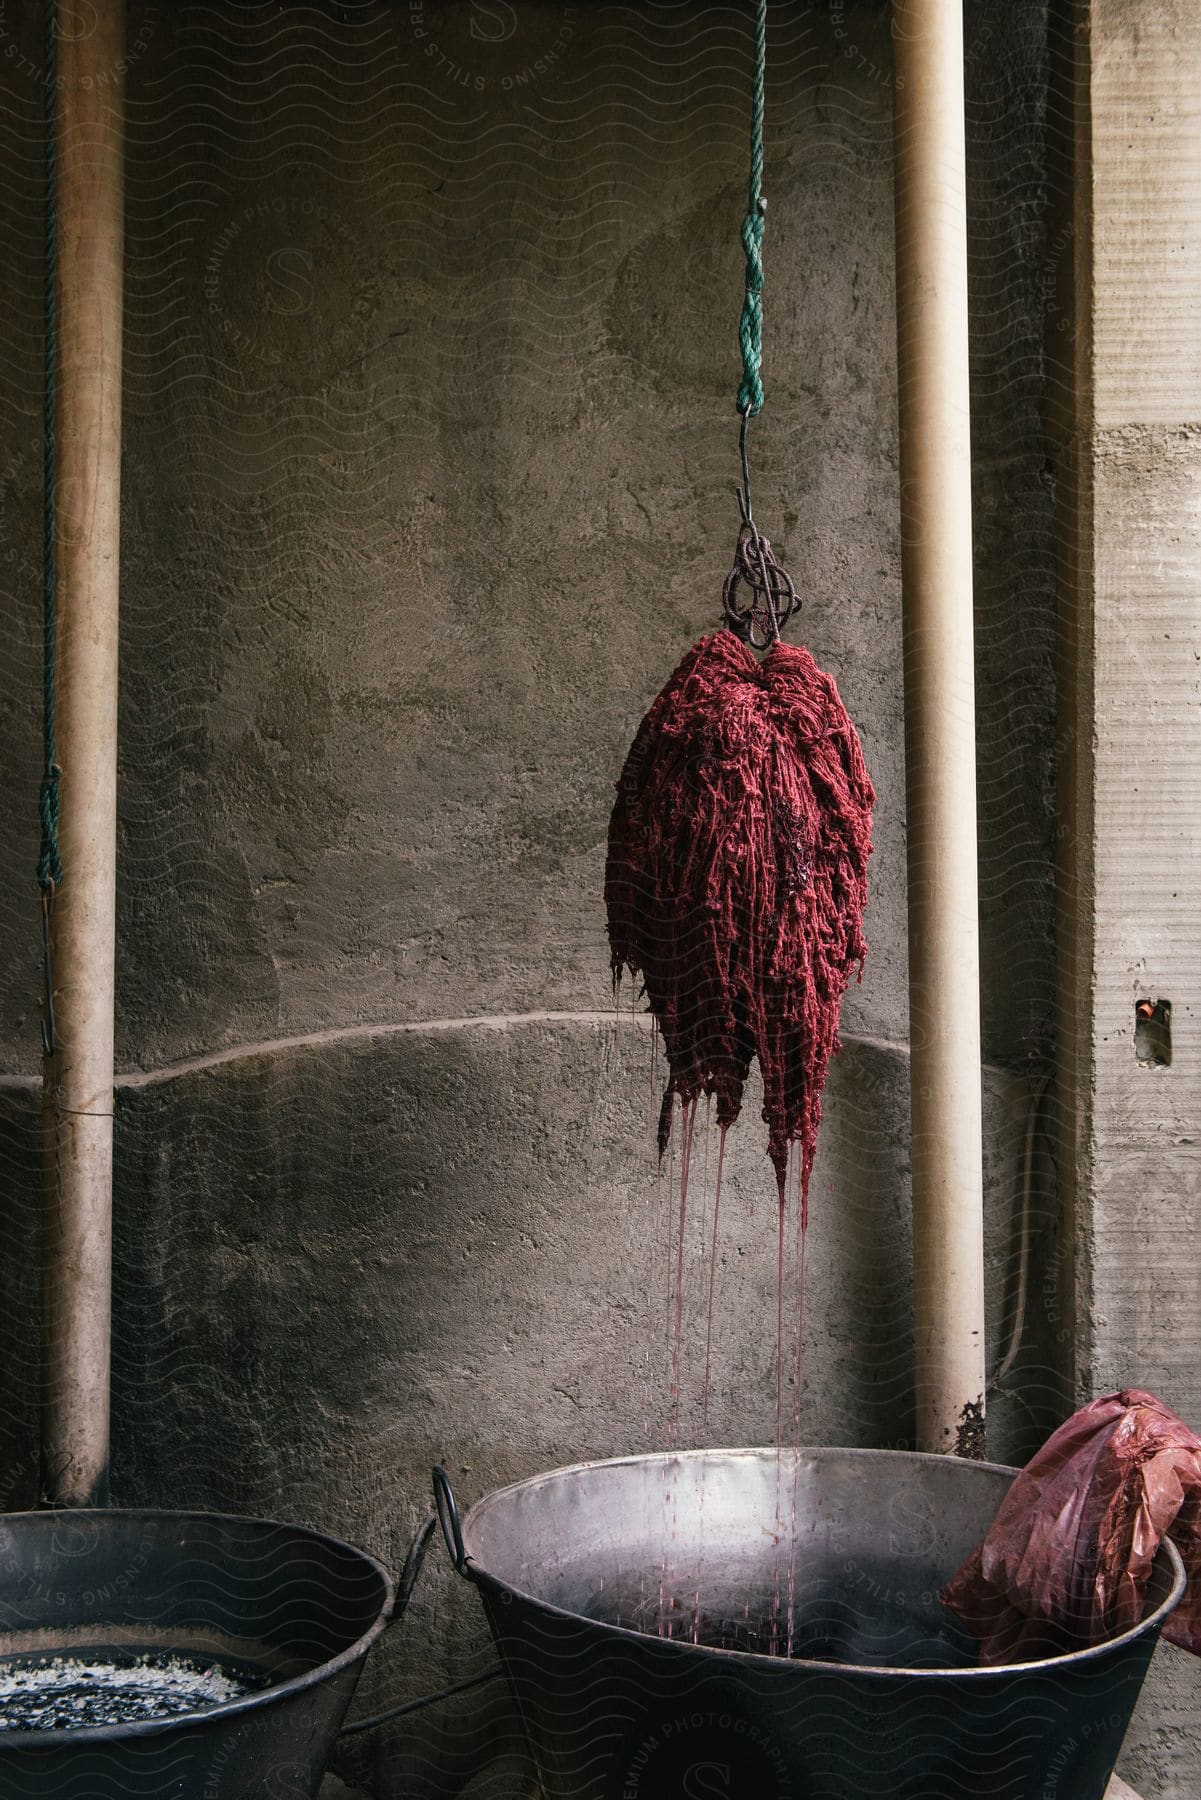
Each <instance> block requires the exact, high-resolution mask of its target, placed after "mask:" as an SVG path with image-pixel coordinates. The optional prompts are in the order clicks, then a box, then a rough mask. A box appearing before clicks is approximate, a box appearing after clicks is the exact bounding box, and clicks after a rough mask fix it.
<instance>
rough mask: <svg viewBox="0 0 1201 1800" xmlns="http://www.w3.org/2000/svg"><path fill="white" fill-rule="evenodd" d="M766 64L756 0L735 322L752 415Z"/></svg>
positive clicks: (762, 2) (759, 395) (758, 379)
mask: <svg viewBox="0 0 1201 1800" xmlns="http://www.w3.org/2000/svg"><path fill="white" fill-rule="evenodd" d="M766 67H767V0H755V74H754V80H753V84H752V87H751V180H750V192H749V194H748V197H747V211H746V217H745V218H744V219H743V221H742V247H743V249H744V250H745V251H746V297H745V299H744V300H743V302H742V318H741V320H740V321H739V325H738V342H739V344H740V345H741V347H742V385H741V386H740V387H739V389H738V410H739V412H740V413H743V414H750V415H751V416H753V415H754V414H755V413H757V412H758V411H759V409H760V407H761V406H762V405H763V377H762V369H763V228H764V225H765V223H766V220H765V216H764V215H765V214H766V212H767V201H766V200H765V199H764V198H763V87H764V72H765V70H766Z"/></svg>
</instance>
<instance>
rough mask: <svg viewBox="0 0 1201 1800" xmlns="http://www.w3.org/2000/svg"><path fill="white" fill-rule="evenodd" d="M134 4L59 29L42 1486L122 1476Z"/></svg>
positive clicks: (62, 1498)
mask: <svg viewBox="0 0 1201 1800" xmlns="http://www.w3.org/2000/svg"><path fill="white" fill-rule="evenodd" d="M123 43H124V6H123V0H91V4H90V5H89V6H88V7H87V8H85V9H83V10H82V11H81V10H79V9H67V8H66V7H64V8H63V9H62V13H61V25H60V30H59V37H58V99H57V134H56V135H57V145H58V198H57V215H58V217H57V233H56V236H57V245H58V286H57V321H58V407H57V496H58V529H57V544H56V565H57V570H58V631H57V672H58V696H57V717H58V761H59V765H60V767H61V769H62V780H61V790H60V791H61V802H62V814H61V825H60V842H61V848H62V859H63V881H62V885H61V887H60V888H59V890H58V892H57V895H56V897H55V901H54V906H53V911H52V914H51V920H50V951H51V956H50V968H51V971H52V979H53V993H54V1014H55V1024H56V1038H57V1044H56V1048H55V1050H54V1052H53V1054H51V1055H50V1056H48V1057H47V1058H46V1061H45V1065H44V1082H45V1114H46V1121H47V1143H46V1190H45V1195H46V1205H45V1233H44V1261H43V1382H44V1389H43V1397H42V1491H43V1495H44V1497H45V1498H46V1499H47V1500H48V1501H50V1502H52V1503H55V1504H58V1505H65V1506H88V1505H98V1504H103V1503H104V1501H105V1499H106V1498H107V1487H108V1432H109V1362H110V1335H111V1330H110V1312H111V1285H112V1283H111V1266H112V1156H113V1005H114V979H113V976H114V971H113V963H114V939H115V913H116V851H117V574H118V547H119V522H120V498H121V326H122V254H123V171H122V150H123V142H122V140H123Z"/></svg>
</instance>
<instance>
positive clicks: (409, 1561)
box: [338, 1469, 502, 1737]
mask: <svg viewBox="0 0 1201 1800" xmlns="http://www.w3.org/2000/svg"><path fill="white" fill-rule="evenodd" d="M437 1473H438V1474H439V1475H441V1476H442V1479H443V1481H444V1482H446V1492H447V1496H448V1498H449V1500H450V1517H451V1519H452V1520H453V1530H454V1532H455V1535H456V1537H457V1538H458V1541H459V1543H460V1544H461V1543H462V1542H463V1534H462V1532H461V1531H460V1530H459V1513H458V1508H457V1507H456V1506H455V1497H454V1495H453V1494H452V1493H451V1491H450V1482H449V1481H447V1479H446V1472H445V1470H443V1469H439V1470H438V1471H437ZM434 1491H435V1494H438V1493H439V1489H438V1488H437V1485H436V1484H435V1490H434ZM440 1519H442V1508H441V1504H439V1506H438V1510H437V1512H432V1513H430V1514H429V1516H428V1517H427V1518H424V1519H422V1521H421V1523H420V1525H419V1526H418V1527H417V1535H416V1537H415V1538H414V1539H413V1542H412V1543H411V1544H410V1545H409V1554H408V1555H407V1556H406V1557H405V1562H404V1568H403V1569H402V1570H401V1571H400V1579H399V1580H398V1581H397V1583H396V1598H395V1599H394V1600H393V1602H392V1611H391V1612H390V1613H389V1615H388V1626H389V1629H391V1627H392V1626H393V1625H398V1624H399V1623H400V1621H401V1619H403V1618H404V1615H405V1612H406V1611H407V1609H408V1604H409V1601H410V1600H411V1599H412V1597H413V1589H414V1588H415V1587H416V1585H417V1577H418V1576H419V1575H420V1573H421V1565H422V1563H423V1562H424V1561H425V1553H426V1551H427V1550H428V1549H429V1547H430V1539H431V1538H432V1537H433V1535H434V1529H435V1527H436V1526H437V1524H438V1522H439V1520H440ZM446 1529H447V1527H446V1522H445V1520H443V1522H442V1530H443V1532H446ZM449 1542H450V1539H449V1537H448V1538H447V1543H449ZM456 1567H457V1565H456ZM501 1673H502V1671H501V1668H500V1665H499V1664H497V1665H496V1666H495V1667H494V1668H491V1669H485V1670H484V1672H483V1674H482V1675H471V1676H469V1677H468V1679H467V1680H466V1681H455V1682H452V1683H451V1685H450V1686H449V1687H444V1688H439V1689H438V1691H437V1693H436V1694H422V1696H421V1698H420V1699H419V1700H403V1701H402V1702H401V1704H400V1705H399V1706H389V1707H388V1708H387V1710H386V1711H384V1712H378V1713H372V1714H371V1715H370V1717H369V1718H366V1719H354V1720H353V1721H352V1722H351V1723H350V1724H349V1725H343V1727H342V1729H341V1730H340V1731H339V1733H338V1736H339V1737H354V1736H356V1735H357V1734H358V1733H359V1732H360V1731H374V1730H375V1728H376V1726H377V1725H389V1724H391V1723H392V1721H393V1719H402V1718H404V1717H405V1716H406V1714H408V1713H413V1712H420V1711H421V1709H422V1708H423V1707H426V1706H433V1705H434V1704H435V1703H436V1702H437V1701H439V1700H449V1699H451V1698H452V1697H453V1696H454V1695H456V1694H465V1693H467V1692H468V1690H469V1689H471V1688H477V1687H483V1686H484V1684H485V1682H489V1681H495V1680H496V1677H497V1676H498V1675H499V1674H501Z"/></svg>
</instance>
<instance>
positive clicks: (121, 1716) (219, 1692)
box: [0, 1651, 270, 1731]
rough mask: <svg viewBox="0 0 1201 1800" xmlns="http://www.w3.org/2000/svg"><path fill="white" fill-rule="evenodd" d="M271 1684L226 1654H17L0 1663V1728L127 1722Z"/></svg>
mask: <svg viewBox="0 0 1201 1800" xmlns="http://www.w3.org/2000/svg"><path fill="white" fill-rule="evenodd" d="M269 1686H270V1676H268V1675H267V1674H265V1673H264V1672H263V1671H262V1670H261V1669H254V1668H248V1667H246V1666H245V1665H243V1664H239V1663H233V1662H230V1661H229V1660H228V1659H226V1658H213V1657H199V1656H183V1655H178V1654H163V1653H162V1652H161V1651H147V1652H144V1653H142V1654H136V1653H133V1654H125V1655H118V1654H116V1653H114V1652H110V1651H98V1652H97V1653H96V1654H95V1655H91V1656H84V1655H73V1656H39V1657H36V1658H31V1657H23V1658H21V1660H20V1661H15V1660H12V1659H5V1660H4V1661H3V1662H0V1731H63V1730H69V1729H71V1728H75V1729H80V1728H82V1727H84V1726H96V1725H134V1724H140V1723H142V1722H143V1721H145V1720H150V1719H166V1718H173V1717H175V1716H176V1715H178V1714H180V1713H192V1712H207V1711H208V1710H209V1709H211V1708H212V1707H214V1706H223V1705H225V1704H227V1703H228V1702H229V1701H230V1700H240V1699H242V1698H243V1696H244V1695H246V1694H253V1693H259V1692H261V1691H262V1689H264V1688H266V1687H269Z"/></svg>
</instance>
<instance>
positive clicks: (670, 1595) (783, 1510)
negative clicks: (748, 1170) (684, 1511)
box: [641, 1033, 814, 1657]
mask: <svg viewBox="0 0 1201 1800" xmlns="http://www.w3.org/2000/svg"><path fill="white" fill-rule="evenodd" d="M654 1035H655V1036H657V1033H656V1034H654ZM653 1070H654V1056H653V1053H652V1078H653ZM698 1106H699V1099H693V1100H691V1101H687V1102H683V1101H682V1102H680V1114H681V1120H680V1130H679V1132H678V1134H672V1137H671V1139H670V1140H669V1141H670V1142H672V1143H674V1142H675V1140H676V1138H677V1137H678V1141H679V1146H680V1150H679V1167H678V1170H677V1168H676V1159H675V1157H674V1155H672V1156H671V1157H670V1158H669V1160H668V1181H667V1189H668V1196H669V1199H668V1209H667V1212H668V1219H667V1265H668V1295H667V1299H668V1317H669V1319H670V1321H671V1327H670V1330H671V1387H670V1411H669V1420H668V1438H669V1442H670V1443H671V1444H672V1445H673V1446H678V1445H679V1444H680V1441H681V1390H682V1362H683V1322H684V1311H685V1308H684V1290H685V1272H686V1266H687V1265H686V1254H685V1253H686V1239H687V1232H688V1227H689V1217H690V1215H689V1198H690V1195H689V1187H690V1178H691V1176H692V1172H693V1170H694V1168H695V1161H696V1151H697V1142H696V1138H697V1113H698ZM719 1119H720V1114H719ZM710 1127H711V1116H710V1111H709V1107H708V1105H707V1106H706V1110H705V1113H704V1117H703V1127H702V1129H703V1135H704V1187H705V1190H706V1192H705V1196H704V1198H705V1201H706V1202H707V1200H708V1192H707V1190H708V1170H709V1132H710ZM728 1129H729V1126H728V1124H727V1123H724V1122H721V1123H719V1125H718V1132H719V1137H718V1148H717V1158H716V1176H715V1180H714V1189H713V1215H712V1221H711V1223H709V1222H708V1221H707V1220H706V1218H705V1216H704V1209H702V1216H701V1226H700V1230H701V1238H702V1240H705V1243H704V1245H703V1249H702V1254H704V1253H705V1251H707V1254H708V1261H709V1267H708V1272H707V1281H706V1293H705V1359H704V1379H703V1388H702V1395H701V1404H702V1421H703V1426H702V1428H703V1432H704V1435H705V1438H706V1439H708V1436H709V1414H710V1402H711V1396H712V1351H713V1316H714V1307H715V1301H716V1298H717V1265H718V1256H719V1241H720V1240H719V1224H720V1218H721V1192H722V1179H723V1175H724V1172H725V1159H726V1134H727V1132H728ZM806 1172H807V1171H806V1165H805V1162H804V1159H803V1156H802V1155H800V1154H798V1155H796V1156H795V1157H793V1158H792V1160H791V1165H790V1168H789V1170H788V1171H787V1172H786V1173H785V1174H784V1175H782V1176H780V1177H779V1179H778V1181H777V1218H776V1305H775V1337H776V1345H775V1443H776V1449H777V1452H778V1458H779V1460H778V1462H777V1469H776V1504H775V1515H776V1516H775V1538H776V1543H777V1545H778V1546H779V1548H780V1550H781V1556H780V1558H779V1560H778V1562H777V1565H776V1576H775V1582H774V1585H773V1590H772V1593H771V1597H770V1603H769V1606H768V1607H767V1609H766V1611H765V1612H763V1613H762V1615H761V1616H759V1617H757V1618H755V1619H752V1616H751V1610H752V1609H751V1608H750V1607H749V1606H748V1608H747V1611H746V1614H745V1617H744V1619H743V1620H742V1621H740V1622H739V1626H738V1629H737V1633H736V1637H737V1640H738V1641H737V1643H736V1644H735V1643H733V1642H731V1641H730V1637H729V1627H728V1624H725V1623H723V1624H722V1625H721V1626H720V1627H719V1628H717V1631H716V1635H714V1627H713V1624H712V1621H711V1620H708V1619H707V1618H706V1613H705V1606H704V1601H703V1595H702V1592H701V1588H700V1586H699V1585H698V1586H697V1587H696V1588H695V1591H694V1592H693V1593H692V1595H691V1600H690V1603H687V1604H686V1603H685V1602H684V1600H683V1598H682V1597H681V1595H680V1594H679V1593H678V1592H677V1591H676V1590H677V1582H676V1580H675V1578H674V1575H673V1570H672V1566H671V1565H672V1560H673V1558H672V1553H671V1552H670V1551H669V1552H667V1553H665V1555H664V1559H663V1565H662V1569H661V1571H660V1580H659V1592H658V1607H657V1610H656V1616H655V1619H654V1622H653V1625H651V1626H650V1629H651V1630H653V1632H654V1633H655V1634H656V1635H657V1636H660V1637H665V1638H676V1639H684V1640H685V1641H689V1642H692V1643H694V1644H710V1645H718V1646H720V1647H723V1648H725V1647H729V1648H734V1647H737V1648H741V1649H750V1648H754V1649H755V1651H756V1652H757V1653H758V1654H761V1655H769V1656H783V1657H794V1656H811V1655H813V1654H814V1652H813V1649H812V1647H811V1646H810V1647H806V1643H807V1640H808V1639H809V1638H810V1637H811V1636H812V1633H811V1632H808V1631H804V1632H803V1631H801V1630H800V1629H799V1627H798V1623H797V1604H796V1595H797V1568H796V1544H797V1535H798V1534H797V1496H796V1479H795V1475H794V1477H793V1479H792V1480H791V1481H788V1480H787V1478H786V1477H785V1475H784V1470H783V1462H784V1449H785V1444H786V1442H787V1441H788V1440H789V1439H790V1440H791V1447H792V1450H793V1454H794V1458H795V1456H796V1453H797V1451H798V1450H799V1447H800V1429H801V1387H802V1375H803V1343H804V1295H805V1247H806V1240H807V1235H808V1225H809V1196H808V1187H807V1182H806V1180H805V1174H806ZM790 1187H791V1188H792V1190H793V1203H794V1208H795V1218H796V1243H795V1251H794V1260H793V1268H792V1273H793V1276H794V1279H795V1284H796V1285H795V1308H794V1318H793V1323H792V1327H791V1330H792V1340H793V1341H792V1346H791V1356H790V1355H789V1347H788V1344H787V1334H788V1326H787V1324H786V1315H787V1308H786V1305H785V1299H786V1294H787V1289H788V1277H789V1258H788V1254H787V1251H788V1231H787V1226H788V1198H789V1188H790ZM706 1227H708V1228H707V1229H706ZM789 1365H791V1370H790V1372H791V1381H792V1388H793V1393H792V1404H791V1407H790V1409H789V1414H790V1417H789V1419H788V1425H790V1426H791V1430H790V1431H789V1430H788V1426H787V1425H786V1414H785V1392H786V1376H785V1371H786V1368H788V1367H789ZM795 1467H796V1463H795V1461H794V1469H795ZM664 1504H665V1506H666V1507H667V1509H668V1514H669V1536H670V1543H671V1545H672V1546H675V1544H676V1542H677V1538H678V1513H677V1508H676V1505H675V1503H674V1501H673V1496H672V1492H671V1491H670V1490H668V1491H666V1492H665V1493H664ZM703 1519H704V1496H703V1493H702V1496H701V1518H700V1521H699V1523H700V1527H701V1530H702V1534H703ZM700 1577H701V1580H702V1581H703V1559H702V1564H701V1570H700ZM646 1628H647V1626H646V1625H643V1626H642V1627H641V1629H646Z"/></svg>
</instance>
